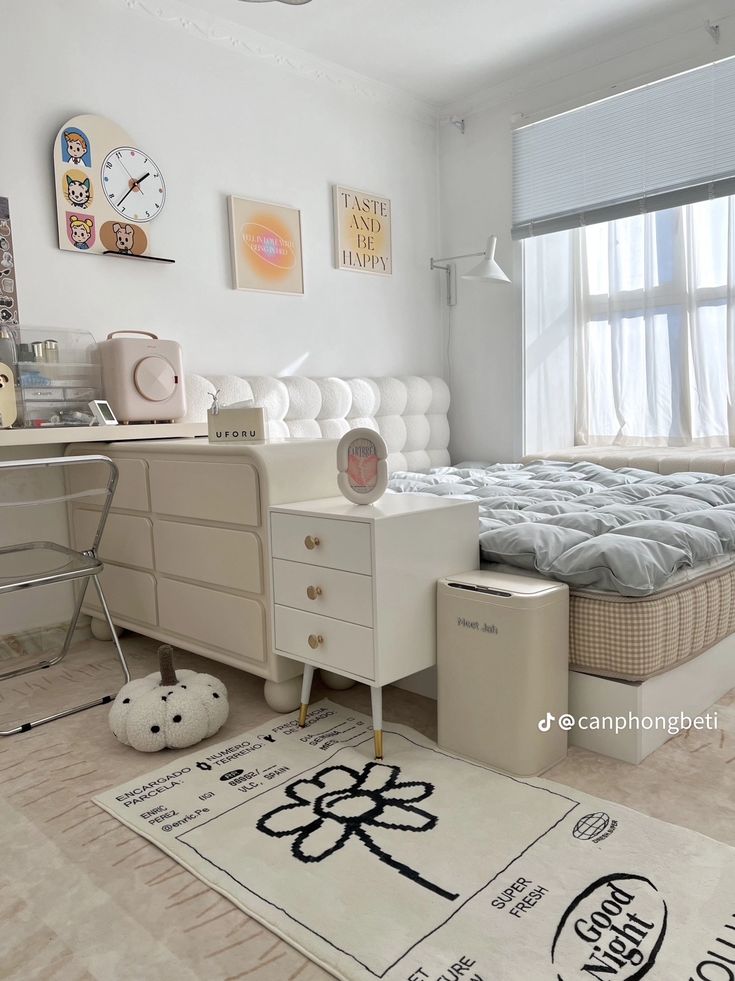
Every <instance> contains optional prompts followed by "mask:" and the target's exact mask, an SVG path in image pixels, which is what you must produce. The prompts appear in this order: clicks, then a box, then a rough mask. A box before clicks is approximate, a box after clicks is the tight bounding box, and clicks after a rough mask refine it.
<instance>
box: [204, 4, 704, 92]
mask: <svg viewBox="0 0 735 981" xmlns="http://www.w3.org/2000/svg"><path fill="white" fill-rule="evenodd" d="M191 2H192V3H193V4H194V5H196V6H197V7H199V8H201V9H204V10H206V11H208V12H209V13H210V14H214V15H215V16H216V17H218V18H223V19H227V20H229V21H234V22H235V23H236V24H239V25H241V26H243V27H245V28H247V29H249V30H251V31H257V32H258V33H260V34H265V35H269V36H270V37H273V38H275V39H277V40H278V41H279V42H281V43H283V44H287V45H290V46H293V47H296V48H300V49H301V50H303V51H306V52H308V53H310V54H311V55H313V56H316V57H318V58H320V59H324V60H327V61H330V62H333V63H335V64H338V65H341V66H342V67H344V68H348V69H351V70H352V71H355V72H359V73H360V74H362V75H366V76H368V77H370V78H373V79H377V80H378V81H381V82H385V83H388V84H390V85H393V86H396V87H398V88H400V89H403V90H404V91H406V92H409V93H411V94H413V95H414V96H418V97H419V98H421V99H423V100H425V101H428V102H431V103H433V104H435V105H439V106H441V105H446V104H448V103H450V102H453V101H454V100H455V99H457V98H460V97H462V96H464V95H469V94H471V93H475V92H477V91H479V90H480V89H481V88H483V87H484V86H486V85H489V84H491V83H492V82H494V81H497V80H499V79H500V78H503V77H506V76H508V75H509V74H511V73H512V72H515V71H520V70H522V67H523V65H524V64H527V63H529V62H530V61H538V60H543V59H545V58H549V57H556V56H561V55H564V54H565V53H566V52H571V51H574V50H575V49H577V48H578V47H579V45H580V44H585V43H587V44H592V43H594V42H595V41H599V40H601V39H602V38H603V37H604V36H605V35H607V34H610V33H618V32H623V31H625V30H627V29H630V28H633V27H635V26H636V25H637V24H638V23H640V22H643V21H646V20H648V19H651V18H653V17H655V16H656V15H657V14H661V13H663V12H670V11H675V10H677V9H680V8H683V7H685V6H688V5H690V2H691V0H312V2H311V3H307V4H305V5H304V6H287V5H286V4H284V3H277V2H273V3H250V2H245V0H191Z"/></svg>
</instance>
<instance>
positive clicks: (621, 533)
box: [390, 460, 735, 682]
mask: <svg viewBox="0 0 735 981" xmlns="http://www.w3.org/2000/svg"><path fill="white" fill-rule="evenodd" d="M390 487H391V489H392V490H393V491H394V492H399V493H400V492H409V491H410V492H420V493H429V494H437V495H442V496H443V495H452V496H461V497H470V498H472V499H474V500H477V501H478V503H479V506H480V550H481V556H482V560H483V564H484V565H487V566H489V567H495V568H498V569H500V568H502V569H503V570H504V571H516V572H523V573H524V574H528V573H529V572H531V573H532V574H538V575H542V576H545V577H549V578H553V579H558V580H560V581H562V582H566V583H568V584H569V586H570V590H571V593H570V667H571V668H572V669H573V670H576V671H581V672H585V673H589V674H592V675H596V676H600V677H606V678H615V679H622V680H625V681H629V682H630V681H632V682H640V681H645V680H647V679H649V678H652V677H654V676H656V675H658V674H662V673H664V672H667V671H670V670H671V669H672V668H676V667H677V666H679V665H682V664H684V663H685V662H687V661H690V660H693V659H694V658H696V657H698V656H699V655H701V654H703V653H704V652H705V651H707V650H709V649H710V648H712V647H714V646H715V645H716V644H718V642H720V641H721V640H723V639H724V638H725V637H727V636H729V635H730V634H732V633H733V632H735V604H734V603H733V598H734V595H735V476H733V475H717V474H711V473H701V472H686V473H678V474H660V473H654V472H651V471H650V470H643V469H640V468H635V467H620V468H618V469H615V470H612V469H609V468H607V467H604V466H601V465H599V464H597V463H594V462H590V461H585V460H577V461H573V460H570V461H558V460H542V461H538V460H537V461H532V462H527V463H523V464H497V465H494V466H483V465H478V464H469V465H465V466H460V467H443V468H438V469H437V468H435V469H433V470H432V471H430V472H429V473H423V474H422V473H415V472H410V471H397V472H395V473H394V474H393V475H392V479H391V484H390Z"/></svg>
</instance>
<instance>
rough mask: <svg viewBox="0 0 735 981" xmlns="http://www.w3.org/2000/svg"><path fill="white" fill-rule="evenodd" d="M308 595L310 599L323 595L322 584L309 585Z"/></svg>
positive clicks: (307, 588)
mask: <svg viewBox="0 0 735 981" xmlns="http://www.w3.org/2000/svg"><path fill="white" fill-rule="evenodd" d="M306 595H307V596H308V597H309V599H310V600H315V599H317V598H318V597H319V596H321V595H322V587H321V586H307V587H306Z"/></svg>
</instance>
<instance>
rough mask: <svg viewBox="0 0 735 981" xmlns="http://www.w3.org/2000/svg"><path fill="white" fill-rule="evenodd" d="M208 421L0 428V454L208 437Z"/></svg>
mask: <svg viewBox="0 0 735 981" xmlns="http://www.w3.org/2000/svg"><path fill="white" fill-rule="evenodd" d="M206 435H207V424H206V422H160V423H157V424H152V423H140V424H133V425H130V426H59V427H53V426H47V427H45V428H39V429H31V428H29V429H0V453H2V450H3V449H5V447H8V448H11V447H21V446H34V447H38V448H39V449H41V448H42V447H44V446H52V445H56V446H59V445H63V446H68V445H69V444H70V443H112V442H115V443H119V442H120V441H121V440H126V439H173V438H179V437H192V436H206Z"/></svg>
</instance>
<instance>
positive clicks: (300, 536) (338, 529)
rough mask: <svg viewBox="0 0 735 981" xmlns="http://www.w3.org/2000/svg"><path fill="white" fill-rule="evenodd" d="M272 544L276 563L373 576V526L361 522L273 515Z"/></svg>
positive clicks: (275, 513)
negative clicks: (296, 563) (371, 544)
mask: <svg viewBox="0 0 735 981" xmlns="http://www.w3.org/2000/svg"><path fill="white" fill-rule="evenodd" d="M271 544H272V551H273V557H274V558H277V559H289V560H290V561H292V562H305V563H306V564H308V565H317V566H324V567H327V568H330V569H343V570H344V571H345V572H358V573H362V574H363V575H370V573H371V572H372V560H371V557H370V526H369V525H368V524H367V523H363V522H361V521H340V520H339V519H337V518H321V517H314V518H312V517H308V518H307V517H303V516H302V515H299V514H281V513H279V512H273V513H272V514H271ZM310 545H311V546H312V547H311V548H310V547H309V546H310Z"/></svg>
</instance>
